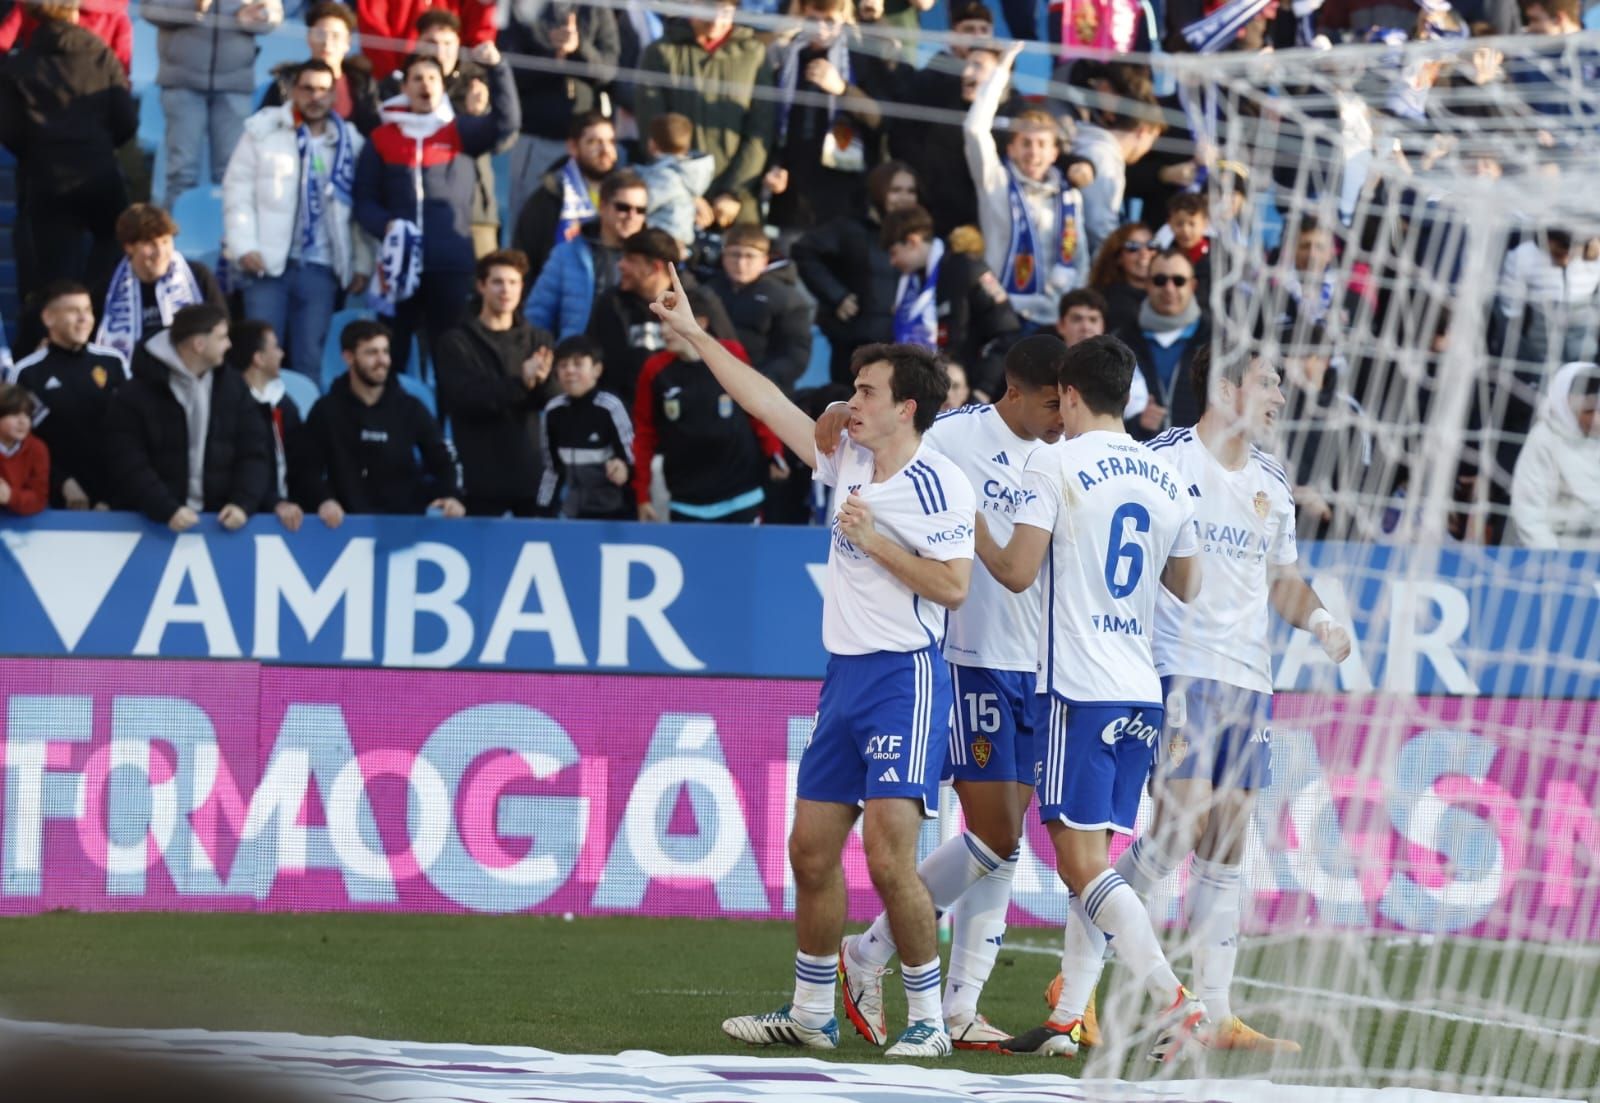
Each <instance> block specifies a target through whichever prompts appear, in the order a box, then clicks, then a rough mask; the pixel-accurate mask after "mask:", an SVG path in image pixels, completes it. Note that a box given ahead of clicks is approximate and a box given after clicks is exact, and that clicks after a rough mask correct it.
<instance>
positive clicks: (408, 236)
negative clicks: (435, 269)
mask: <svg viewBox="0 0 1600 1103" xmlns="http://www.w3.org/2000/svg"><path fill="white" fill-rule="evenodd" d="M421 282H422V231H421V230H420V229H419V228H418V227H417V224H416V223H415V222H411V221H408V220H406V219H403V218H397V219H395V220H394V221H392V222H390V223H389V229H388V230H387V231H386V232H385V233H384V235H383V245H382V246H381V247H380V248H379V250H378V280H377V284H378V285H377V287H375V288H373V291H372V301H373V307H374V308H375V309H376V310H377V311H378V313H379V314H386V315H387V314H393V313H394V308H395V304H396V303H403V302H405V301H406V300H407V299H409V298H411V296H413V295H415V294H416V293H417V285H418V284H419V283H421Z"/></svg>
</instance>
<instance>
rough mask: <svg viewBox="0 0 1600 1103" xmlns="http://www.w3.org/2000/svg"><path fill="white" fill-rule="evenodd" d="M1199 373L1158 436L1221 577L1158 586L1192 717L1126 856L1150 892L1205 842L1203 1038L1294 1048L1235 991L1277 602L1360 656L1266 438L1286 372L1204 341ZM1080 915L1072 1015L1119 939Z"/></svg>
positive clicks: (1163, 765) (1168, 646)
mask: <svg viewBox="0 0 1600 1103" xmlns="http://www.w3.org/2000/svg"><path fill="white" fill-rule="evenodd" d="M1191 373H1192V375H1191V382H1192V384H1193V387H1194V393H1195V397H1196V399H1197V400H1198V401H1199V404H1200V408H1201V409H1202V410H1203V411H1204V413H1202V414H1201V416H1200V420H1199V422H1198V423H1197V424H1196V425H1195V426H1194V428H1192V429H1168V430H1167V431H1166V432H1165V433H1162V434H1161V435H1160V436H1158V437H1156V438H1155V439H1154V440H1152V441H1150V442H1149V443H1148V445H1147V447H1148V448H1149V449H1150V450H1151V451H1152V452H1154V453H1155V454H1156V455H1157V456H1159V457H1161V458H1162V459H1163V460H1166V461H1167V462H1169V463H1171V464H1172V465H1173V466H1174V467H1176V468H1177V470H1178V473H1179V474H1180V476H1181V477H1182V479H1183V485H1184V486H1185V487H1187V488H1188V496H1189V498H1190V500H1191V502H1192V503H1193V505H1194V510H1195V517H1196V521H1197V525H1198V529H1199V537H1200V555H1201V560H1202V562H1203V563H1204V565H1205V568H1204V569H1205V577H1206V585H1205V590H1204V592H1203V593H1202V594H1201V595H1200V596H1199V597H1198V598H1197V599H1195V600H1193V601H1191V602H1189V603H1187V604H1183V603H1180V602H1178V601H1175V600H1173V598H1172V597H1171V595H1169V594H1161V595H1160V596H1159V597H1158V598H1157V603H1156V636H1155V658H1156V670H1157V671H1158V672H1159V673H1160V674H1161V688H1162V692H1163V693H1164V695H1165V700H1166V702H1167V704H1168V715H1169V717H1170V716H1171V715H1172V713H1173V711H1174V710H1175V708H1176V707H1179V706H1178V702H1179V701H1181V702H1182V704H1181V708H1182V711H1183V712H1184V714H1185V717H1186V719H1185V721H1184V724H1183V727H1182V729H1181V730H1175V731H1173V732H1170V733H1169V735H1168V740H1169V742H1168V744H1167V746H1168V748H1169V752H1168V753H1163V754H1162V755H1160V756H1158V761H1157V764H1156V767H1155V780H1154V784H1153V785H1152V787H1151V788H1152V791H1153V796H1154V797H1155V816H1154V818H1153V820H1152V822H1151V826H1150V830H1149V831H1147V832H1146V833H1145V834H1144V835H1143V836H1142V837H1141V838H1139V839H1138V840H1136V841H1135V842H1134V844H1133V845H1132V846H1131V847H1129V848H1128V849H1127V850H1126V851H1125V852H1124V853H1123V855H1122V857H1121V858H1120V859H1118V861H1117V871H1118V873H1120V874H1121V875H1122V878H1123V879H1124V880H1125V881H1127V882H1128V884H1129V885H1131V886H1133V888H1134V890H1135V891H1137V892H1138V893H1139V894H1140V895H1141V896H1143V897H1145V898H1147V899H1148V898H1149V896H1150V894H1151V893H1152V892H1153V891H1154V890H1155V889H1156V888H1157V887H1159V886H1160V885H1161V883H1162V882H1163V881H1165V880H1166V879H1167V877H1168V875H1170V874H1171V873H1172V871H1173V870H1174V869H1176V868H1177V867H1178V866H1179V864H1180V863H1182V862H1183V860H1184V859H1185V858H1187V857H1188V856H1189V854H1190V852H1191V851H1192V852H1193V853H1194V863H1193V865H1192V866H1191V867H1190V872H1189V888H1188V896H1187V899H1186V901H1185V903H1186V904H1187V907H1186V909H1185V911H1186V916H1187V919H1188V923H1189V936H1190V941H1191V943H1192V959H1193V963H1194V986H1195V990H1196V992H1197V993H1198V994H1199V996H1200V999H1201V1000H1202V1001H1203V1002H1204V1003H1205V1005H1206V1007H1207V1009H1208V1010H1209V1011H1210V1014H1211V1019H1212V1025H1211V1027H1210V1028H1209V1029H1208V1030H1207V1031H1206V1032H1205V1033H1204V1034H1203V1035H1202V1036H1201V1039H1200V1040H1201V1041H1202V1042H1203V1043H1204V1044H1206V1045H1207V1046H1209V1047H1211V1048H1214V1049H1256V1050H1270V1051H1279V1052H1291V1053H1292V1052H1298V1051H1299V1049H1300V1046H1299V1044H1298V1043H1297V1042H1294V1041H1290V1040H1285V1039H1278V1038H1269V1037H1267V1036H1266V1035H1264V1034H1262V1033H1260V1032H1259V1031H1257V1030H1254V1029H1252V1028H1251V1027H1249V1026H1247V1025H1245V1024H1244V1023H1243V1022H1242V1021H1240V1019H1239V1018H1238V1016H1236V1015H1235V1014H1234V1013H1233V1010H1232V1007H1231V1005H1230V1003H1229V999H1228V990H1229V988H1230V987H1231V986H1232V983H1233V971H1234V963H1235V961H1236V960H1237V958H1238V952H1239V951H1238V939H1239V911H1240V896H1239V893H1240V876H1239V873H1240V864H1241V862H1242V861H1243V858H1244V847H1245V836H1246V831H1247V829H1248V827H1249V824H1250V814H1251V812H1252V811H1253V810H1254V808H1255V797H1256V793H1257V792H1259V791H1260V790H1261V789H1263V788H1265V787H1266V786H1267V785H1268V784H1269V783H1270V782H1271V780H1272V742H1271V740H1272V733H1271V716H1272V655H1271V651H1270V640H1269V626H1268V620H1267V606H1268V604H1269V603H1270V604H1271V606H1272V608H1274V609H1276V610H1277V612H1278V615H1279V616H1281V617H1283V619H1284V620H1286V621H1288V622H1289V623H1290V624H1292V625H1294V626H1295V627H1296V628H1303V629H1306V630H1308V631H1310V632H1312V633H1313V634H1315V636H1316V637H1317V640H1318V642H1320V643H1321V644H1322V648H1323V650H1324V651H1325V652H1326V653H1327V655H1328V657H1329V658H1330V659H1332V660H1333V661H1334V662H1343V661H1344V660H1345V659H1346V658H1347V657H1348V656H1349V654H1350V633H1349V631H1348V630H1347V629H1346V628H1345V627H1344V626H1343V625H1340V624H1339V623H1338V622H1337V621H1335V620H1334V618H1333V616H1332V614H1330V613H1329V612H1328V611H1327V610H1326V609H1324V608H1323V606H1322V602H1321V600H1319V599H1318V597H1317V595H1316V593H1315V591H1313V590H1312V589H1311V587H1310V586H1308V585H1307V584H1306V582H1305V580H1304V579H1303V578H1301V577H1300V575H1299V573H1298V572H1297V571H1296V570H1295V567H1294V564H1295V562H1296V560H1297V558H1298V553H1297V551H1296V548H1295V536H1294V532H1295V519H1294V498H1293V495H1292V493H1291V490H1290V486H1289V480H1288V477H1287V476H1286V475H1285V473H1284V470H1283V467H1282V466H1281V465H1280V464H1279V463H1278V461H1277V460H1275V459H1273V458H1272V456H1271V455H1270V454H1269V453H1267V452H1266V451H1264V450H1263V449H1262V447H1261V445H1263V444H1268V443H1269V442H1270V441H1271V439H1272V435H1273V430H1274V427H1275V425H1276V422H1277V417H1278V411H1279V410H1280V409H1282V407H1283V404H1284V397H1283V391H1282V390H1280V389H1279V383H1280V379H1279V375H1278V372H1277V369H1276V368H1275V367H1274V366H1273V365H1272V363H1271V362H1270V361H1269V360H1267V359H1266V358H1265V357H1262V356H1245V355H1238V356H1233V357H1230V358H1228V359H1226V360H1224V361H1222V362H1220V363H1218V364H1217V365H1216V366H1215V368H1213V361H1212V357H1211V353H1210V350H1209V349H1204V350H1202V351H1201V352H1200V354H1199V355H1198V356H1196V357H1195V361H1194V365H1193V367H1192V368H1191ZM1179 751H1181V753H1173V752H1179ZM1075 920H1076V922H1075ZM1069 925H1070V927H1071V929H1069V931H1068V935H1067V950H1066V952H1065V953H1064V954H1063V955H1062V977H1061V979H1060V980H1059V982H1058V983H1057V984H1053V985H1052V986H1051V992H1050V993H1049V994H1047V997H1046V998H1047V999H1049V1000H1050V1002H1051V1003H1052V1005H1053V1006H1054V1007H1055V1008H1056V1009H1057V1011H1058V1012H1060V1013H1064V1014H1066V1015H1068V1016H1069V1017H1070V1016H1071V1015H1074V1014H1081V1012H1082V1010H1083V1007H1084V1001H1085V1000H1087V999H1088V998H1089V995H1090V993H1092V992H1093V991H1094V988H1095V985H1096V983H1097V981H1098V980H1099V977H1100V969H1101V964H1102V961H1103V958H1104V949H1105V940H1104V939H1103V938H1102V937H1101V936H1100V934H1099V932H1097V931H1094V930H1092V929H1090V928H1089V927H1088V926H1087V925H1085V924H1084V923H1082V922H1081V919H1079V918H1078V917H1076V916H1074V917H1073V919H1069Z"/></svg>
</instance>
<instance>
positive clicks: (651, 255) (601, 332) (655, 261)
mask: <svg viewBox="0 0 1600 1103" xmlns="http://www.w3.org/2000/svg"><path fill="white" fill-rule="evenodd" d="M677 246H678V243H677V242H675V241H673V240H672V237H671V235H669V234H668V233H667V232H666V231H665V230H652V229H648V228H647V229H643V230H640V231H639V232H638V233H636V234H634V235H632V236H631V237H629V238H628V239H627V240H626V241H624V242H623V243H622V258H621V260H619V261H618V262H617V271H618V278H617V286H615V287H613V288H610V289H608V290H607V291H605V292H604V293H602V294H601V295H600V296H599V297H598V298H597V299H596V300H595V304H594V311H593V313H591V314H590V315H589V328H588V334H589V337H590V339H592V340H593V341H595V342H596V343H597V344H598V345H599V346H600V348H601V350H602V355H603V358H604V361H605V366H606V373H605V376H604V377H603V378H602V379H601V380H600V386H602V387H604V388H605V389H606V390H608V391H611V392H612V393H613V394H615V395H616V396H617V397H618V398H621V399H622V400H623V401H624V402H626V401H628V397H629V396H630V395H631V394H632V393H633V392H634V389H635V385H636V384H637V383H638V381H639V371H640V369H641V368H643V367H644V363H645V361H646V360H648V359H649V358H650V357H651V356H652V355H653V354H655V353H656V352H659V351H660V350H661V349H662V348H664V347H666V346H665V345H664V344H663V343H662V329H661V322H660V319H658V318H657V317H656V316H655V314H654V313H653V312H652V311H651V310H650V304H651V303H652V302H654V301H655V299H656V296H658V295H660V294H661V293H662V292H663V291H666V290H668V289H669V288H671V286H672V276H671V274H670V273H669V272H668V269H669V268H671V267H672V265H673V264H675V263H676V262H677ZM716 314H717V320H718V323H719V325H720V326H721V327H722V328H721V332H724V333H725V332H727V329H728V326H727V315H726V313H725V312H723V310H722V307H721V304H720V303H719V304H717V307H716Z"/></svg>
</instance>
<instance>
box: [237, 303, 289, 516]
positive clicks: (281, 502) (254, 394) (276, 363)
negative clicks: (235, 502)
mask: <svg viewBox="0 0 1600 1103" xmlns="http://www.w3.org/2000/svg"><path fill="white" fill-rule="evenodd" d="M223 360H224V363H226V364H227V365H228V367H230V368H232V369H233V370H234V371H237V372H238V373H239V376H240V378H242V379H243V380H244V385H245V386H246V387H248V388H249V389H250V397H251V398H253V399H255V402H256V410H257V412H258V413H259V414H260V415H261V422H262V424H263V426H265V428H266V431H267V440H268V441H269V442H271V445H272V471H271V474H270V475H269V477H268V478H267V492H266V494H265V496H263V497H262V499H261V505H260V507H259V508H260V510H261V512H263V513H265V512H267V511H268V510H271V511H272V512H273V513H275V514H277V516H278V520H279V521H280V522H281V523H282V524H283V527H284V528H286V529H288V530H289V531H290V532H299V531H300V525H301V523H302V522H304V520H305V511H304V510H302V509H301V508H300V505H299V503H298V502H296V501H295V499H294V495H295V492H296V491H298V490H299V488H300V484H301V482H302V480H303V479H304V478H305V472H304V470H303V464H304V458H303V457H302V455H301V453H300V434H301V428H302V425H303V424H304V423H303V421H302V420H301V417H300V408H299V407H298V406H296V405H295V404H294V399H292V398H290V397H289V395H288V392H287V391H285V390H284V386H283V346H282V345H281V344H280V343H279V342H278V335H277V334H276V333H274V332H273V329H272V327H271V326H270V325H268V324H267V323H266V322H256V321H243V322H234V323H233V325H231V326H229V327H228V353H227V355H226V356H225V357H224V358H223Z"/></svg>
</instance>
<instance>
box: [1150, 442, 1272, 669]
mask: <svg viewBox="0 0 1600 1103" xmlns="http://www.w3.org/2000/svg"><path fill="white" fill-rule="evenodd" d="M1146 447H1148V448H1149V449H1150V450H1151V451H1152V452H1154V453H1155V454H1156V455H1158V456H1160V457H1161V458H1162V459H1163V460H1166V461H1167V462H1168V463H1170V464H1172V466H1173V467H1175V468H1177V470H1178V474H1179V475H1180V476H1181V477H1182V479H1183V484H1184V489H1185V491H1186V493H1187V495H1188V498H1189V501H1190V503H1191V504H1192V505H1193V506H1194V513H1195V529H1196V536H1197V537H1198V539H1199V542H1200V562H1201V571H1202V575H1203V577H1204V579H1205V583H1204V584H1203V585H1202V586H1201V587H1200V594H1199V596H1198V597H1196V598H1195V600H1194V601H1192V602H1190V603H1189V604H1187V605H1185V604H1184V603H1182V602H1180V601H1178V600H1177V599H1176V598H1174V597H1173V596H1172V595H1171V594H1169V593H1166V592H1165V591H1163V592H1162V593H1161V594H1160V596H1159V597H1158V598H1157V599H1156V637H1155V654H1156V670H1157V671H1158V672H1159V673H1160V674H1161V675H1162V676H1163V677H1165V676H1167V675H1183V676H1184V677H1189V678H1206V679H1210V680H1212V681H1217V682H1226V683H1228V684H1229V685H1234V686H1239V687H1240V688H1242V689H1249V690H1254V691H1255V692H1257V693H1271V692H1272V652H1271V648H1270V646H1269V639H1268V632H1269V627H1270V626H1269V624H1268V617H1267V603H1268V597H1269V586H1270V581H1271V580H1270V570H1271V568H1272V567H1282V566H1288V565H1289V564H1291V563H1293V562H1295V561H1296V560H1297V559H1298V558H1299V552H1298V550H1297V549H1296V547H1295V539H1294V495H1293V493H1292V492H1291V490H1290V487H1289V479H1288V476H1287V475H1286V474H1285V472H1284V470H1283V467H1282V465H1280V464H1279V463H1278V461H1277V460H1275V459H1273V458H1272V457H1271V456H1269V455H1268V454H1267V453H1265V452H1263V451H1261V450H1260V449H1257V448H1252V449H1251V450H1250V457H1249V459H1248V460H1247V461H1246V462H1245V465H1244V467H1242V468H1240V469H1239V470H1238V471H1229V470H1228V469H1227V468H1225V467H1223V466H1222V464H1221V463H1219V462H1218V460H1217V458H1216V456H1214V455H1212V454H1211V449H1209V448H1207V447H1206V446H1205V443H1204V442H1203V441H1201V439H1200V437H1199V436H1198V434H1196V433H1195V432H1194V430H1192V429H1168V430H1167V431H1166V432H1165V433H1162V434H1161V435H1160V436H1158V437H1156V438H1155V439H1154V440H1152V441H1150V442H1149V443H1148V444H1147V445H1146Z"/></svg>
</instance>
